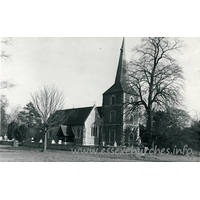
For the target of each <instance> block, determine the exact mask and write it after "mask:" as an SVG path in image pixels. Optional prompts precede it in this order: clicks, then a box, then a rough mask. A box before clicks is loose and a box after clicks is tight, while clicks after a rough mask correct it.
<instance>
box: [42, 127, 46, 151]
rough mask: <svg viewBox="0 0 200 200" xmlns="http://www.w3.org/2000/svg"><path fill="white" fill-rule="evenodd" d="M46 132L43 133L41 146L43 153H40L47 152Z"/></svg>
mask: <svg viewBox="0 0 200 200" xmlns="http://www.w3.org/2000/svg"><path fill="white" fill-rule="evenodd" d="M46 149H47V131H45V133H44V145H43V151H42V152H45V153H46V152H47V150H46Z"/></svg>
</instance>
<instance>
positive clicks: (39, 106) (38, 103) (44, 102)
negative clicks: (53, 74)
mask: <svg viewBox="0 0 200 200" xmlns="http://www.w3.org/2000/svg"><path fill="white" fill-rule="evenodd" d="M31 98H32V102H33V105H34V107H35V109H36V110H37V112H38V113H39V115H40V117H41V120H42V124H43V126H44V147H43V152H46V146H47V130H48V128H50V127H51V126H53V123H54V122H52V121H50V120H48V119H49V117H50V116H52V115H53V114H54V113H55V112H56V111H57V110H60V109H62V108H63V105H64V94H63V92H60V91H59V90H58V88H57V87H56V86H55V85H44V86H43V88H41V89H40V90H39V91H37V92H35V93H33V94H31ZM55 123H56V122H55Z"/></svg>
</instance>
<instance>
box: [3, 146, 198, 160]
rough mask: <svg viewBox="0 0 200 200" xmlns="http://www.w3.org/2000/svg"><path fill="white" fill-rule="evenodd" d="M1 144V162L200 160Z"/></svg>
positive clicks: (192, 157)
mask: <svg viewBox="0 0 200 200" xmlns="http://www.w3.org/2000/svg"><path fill="white" fill-rule="evenodd" d="M41 150H42V149H40V148H30V147H23V146H20V147H12V146H8V145H0V161H1V162H199V161H200V157H199V156H194V155H190V156H186V155H160V154H153V155H149V154H148V153H147V154H146V155H145V157H141V155H140V154H131V155H126V154H100V153H97V154H92V155H91V154H90V153H88V154H81V153H79V154H76V153H74V154H73V153H72V152H71V151H61V150H51V149H47V152H46V153H43V152H41Z"/></svg>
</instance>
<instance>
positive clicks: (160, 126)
mask: <svg viewBox="0 0 200 200" xmlns="http://www.w3.org/2000/svg"><path fill="white" fill-rule="evenodd" d="M1 45H2V51H1V63H2V81H1V90H2V95H1V136H0V139H1V156H0V160H1V161H8V162H9V161H33V162H46V161H47V162H48V161H53V162H82V161H83V162H85V161H87V162H90V161H91V162H101V161H103V162H115V161H117V162H120V161H122V162H149V161H150V162H154V161H155V162H159V161H161V162H163V161H169V162H179V161H180V162H187V161H192V162H197V161H199V158H200V149H199V148H200V123H199V119H200V98H199V96H200V87H199V85H200V68H199V66H200V60H199V55H200V38H198V37H188V38H181V37H180V38H178V37H141V38H139V37H122V38H120V37H78V38H73V37H56V38H51V37H48V38H44V37H34V38H32V37H30V38H24V37H18V38H6V37H5V38H1ZM41 152H42V153H41ZM30 155H31V156H30Z"/></svg>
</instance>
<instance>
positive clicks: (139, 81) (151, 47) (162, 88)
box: [128, 37, 184, 146]
mask: <svg viewBox="0 0 200 200" xmlns="http://www.w3.org/2000/svg"><path fill="white" fill-rule="evenodd" d="M181 47H183V43H182V41H180V40H179V39H178V38H164V37H156V38H152V37H149V38H143V39H142V41H141V45H140V46H137V47H136V48H135V49H133V52H134V53H135V55H134V59H133V60H132V61H131V62H130V66H129V77H128V81H129V86H131V87H130V88H131V90H133V91H134V93H135V101H134V102H133V103H132V110H138V109H144V111H145V114H146V116H147V117H146V118H147V119H146V128H147V132H148V133H149V134H150V135H151V136H152V146H154V140H153V131H152V130H153V113H154V112H155V111H156V110H165V109H166V108H167V107H169V106H176V105H180V104H181V101H182V95H181V89H182V88H183V79H184V78H183V72H182V68H181V67H180V66H179V65H178V63H177V61H176V59H174V58H173V57H172V56H171V54H172V53H174V51H179V50H180V48H181ZM133 91H132V92H133Z"/></svg>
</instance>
